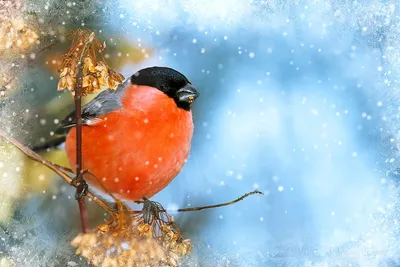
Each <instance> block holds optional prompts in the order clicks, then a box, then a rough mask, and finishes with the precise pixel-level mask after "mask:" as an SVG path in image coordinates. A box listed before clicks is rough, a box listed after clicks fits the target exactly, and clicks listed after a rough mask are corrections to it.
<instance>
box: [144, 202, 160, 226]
mask: <svg viewBox="0 0 400 267" xmlns="http://www.w3.org/2000/svg"><path fill="white" fill-rule="evenodd" d="M143 201H144V202H143V208H142V213H143V221H144V223H147V224H151V222H152V221H153V220H154V219H157V218H158V213H159V212H160V210H159V206H158V205H157V203H156V202H153V201H151V200H149V199H147V198H143Z"/></svg>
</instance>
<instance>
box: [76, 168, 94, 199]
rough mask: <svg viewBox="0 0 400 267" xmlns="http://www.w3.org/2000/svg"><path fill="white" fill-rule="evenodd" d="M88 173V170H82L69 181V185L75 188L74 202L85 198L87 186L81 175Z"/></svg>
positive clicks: (87, 190)
mask: <svg viewBox="0 0 400 267" xmlns="http://www.w3.org/2000/svg"><path fill="white" fill-rule="evenodd" d="M89 172H90V171H89V170H84V171H82V172H81V173H80V174H78V175H77V176H76V177H75V178H74V179H72V181H71V185H72V186H73V187H75V188H76V192H75V199H76V200H79V199H81V198H82V197H84V196H86V195H87V194H88V192H89V185H88V184H87V183H86V181H85V179H83V175H84V174H86V173H89Z"/></svg>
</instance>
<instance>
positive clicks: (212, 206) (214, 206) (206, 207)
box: [178, 190, 264, 212]
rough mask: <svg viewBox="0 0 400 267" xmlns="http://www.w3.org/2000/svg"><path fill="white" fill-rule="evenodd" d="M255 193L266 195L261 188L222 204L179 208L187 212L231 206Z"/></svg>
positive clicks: (180, 210)
mask: <svg viewBox="0 0 400 267" xmlns="http://www.w3.org/2000/svg"><path fill="white" fill-rule="evenodd" d="M254 194H260V195H264V193H263V192H261V191H259V190H254V191H252V192H249V193H246V194H244V195H243V196H241V197H239V198H237V199H235V200H233V201H229V202H225V203H221V204H215V205H210V206H202V207H193V208H182V209H178V211H179V212H186V211H198V210H205V209H214V208H219V207H224V206H229V205H232V204H235V203H237V202H239V201H242V200H243V199H245V198H246V197H248V196H251V195H254Z"/></svg>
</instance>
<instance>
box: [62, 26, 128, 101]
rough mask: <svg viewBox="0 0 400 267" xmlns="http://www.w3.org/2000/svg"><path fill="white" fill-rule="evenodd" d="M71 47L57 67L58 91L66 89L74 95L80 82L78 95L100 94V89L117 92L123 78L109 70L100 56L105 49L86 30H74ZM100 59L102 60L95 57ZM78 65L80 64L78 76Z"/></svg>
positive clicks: (92, 34) (91, 33)
mask: <svg viewBox="0 0 400 267" xmlns="http://www.w3.org/2000/svg"><path fill="white" fill-rule="evenodd" d="M72 35H73V41H72V45H71V48H70V49H69V51H68V52H67V53H66V54H65V55H64V57H63V59H62V62H61V65H60V68H59V73H60V80H59V82H58V90H59V91H60V90H63V89H68V90H69V91H70V92H71V93H72V95H73V96H75V86H76V85H77V80H79V79H80V77H81V79H82V81H81V83H82V90H81V96H85V95H87V94H91V93H94V92H97V91H99V90H100V89H101V88H102V87H107V88H110V89H116V88H117V87H118V85H119V84H121V83H122V81H123V79H124V76H122V75H121V74H120V73H118V72H116V71H114V70H112V69H110V68H109V67H108V66H107V65H106V64H105V61H104V58H103V57H102V51H103V50H104V49H105V46H104V45H102V44H101V43H100V42H99V41H98V40H97V39H96V37H95V35H94V33H93V32H91V31H88V30H76V31H74V32H73V33H72ZM98 55H100V56H101V60H98V59H97V56H98ZM79 62H81V63H80V64H83V68H82V73H79Z"/></svg>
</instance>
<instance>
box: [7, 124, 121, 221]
mask: <svg viewBox="0 0 400 267" xmlns="http://www.w3.org/2000/svg"><path fill="white" fill-rule="evenodd" d="M0 136H1V137H3V138H4V139H5V140H7V141H8V142H10V143H11V144H13V145H14V146H15V147H16V148H17V149H18V150H20V151H21V152H22V153H24V154H25V155H26V156H27V157H28V158H30V159H31V160H34V161H36V162H39V163H40V164H43V165H44V166H46V167H47V168H49V169H50V170H52V171H53V172H55V173H56V174H57V175H58V176H60V177H61V178H63V179H64V180H65V181H66V182H67V183H68V184H71V183H72V178H71V177H70V176H69V175H68V174H66V173H65V170H63V169H62V168H60V167H59V166H58V165H57V164H54V163H52V162H51V161H48V160H46V159H45V158H43V157H41V156H40V155H39V154H37V153H35V152H34V151H32V150H31V149H29V148H28V147H26V146H24V145H23V144H21V143H20V142H18V141H17V140H15V139H14V138H12V137H10V136H9V135H7V134H6V133H5V132H3V131H2V130H0ZM87 197H89V198H90V199H92V200H93V201H94V202H95V203H96V204H97V205H99V206H100V207H101V208H103V209H104V210H105V211H106V212H107V213H108V214H110V215H111V216H115V215H114V211H113V209H112V208H110V207H109V206H108V205H107V204H106V203H104V202H103V201H102V200H101V199H99V198H98V197H96V196H95V195H94V194H93V193H92V192H90V191H89V192H88V194H87Z"/></svg>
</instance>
